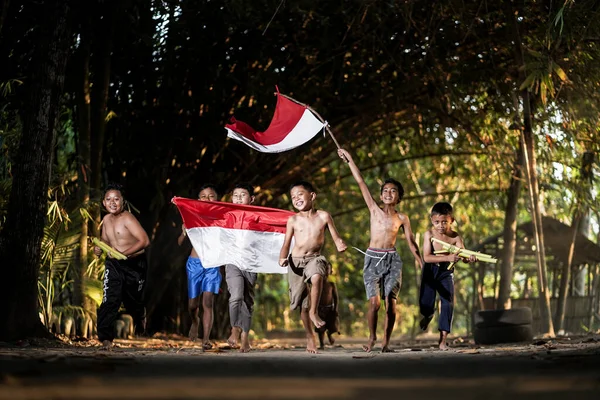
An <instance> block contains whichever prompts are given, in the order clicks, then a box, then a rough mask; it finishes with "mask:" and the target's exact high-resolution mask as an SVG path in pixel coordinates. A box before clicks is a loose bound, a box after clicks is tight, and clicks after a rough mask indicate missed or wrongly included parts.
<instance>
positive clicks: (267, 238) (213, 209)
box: [171, 197, 294, 274]
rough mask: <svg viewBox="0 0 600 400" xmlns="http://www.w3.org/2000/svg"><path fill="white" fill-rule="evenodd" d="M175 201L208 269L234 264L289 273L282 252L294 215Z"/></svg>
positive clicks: (189, 201) (254, 207) (218, 203)
mask: <svg viewBox="0 0 600 400" xmlns="http://www.w3.org/2000/svg"><path fill="white" fill-rule="evenodd" d="M171 201H172V202H173V203H174V204H175V205H176V206H177V208H178V209H179V212H180V213H181V217H182V218H183V223H184V225H185V228H186V231H187V234H188V237H189V238H190V241H191V242H192V246H194V249H195V250H196V253H198V256H199V258H200V261H202V265H203V266H204V267H205V268H210V267H219V266H221V265H225V264H233V265H236V266H237V267H238V268H240V269H242V270H245V271H251V272H263V273H279V274H283V273H287V268H282V267H281V266H279V251H280V250H281V246H282V245H283V238H284V236H285V229H286V224H287V220H288V218H289V217H290V216H291V215H293V214H294V213H293V212H291V211H285V210H278V209H276V208H268V207H259V206H249V205H243V204H233V203H223V202H220V201H200V200H192V199H186V198H183V197H174V198H173V200H171Z"/></svg>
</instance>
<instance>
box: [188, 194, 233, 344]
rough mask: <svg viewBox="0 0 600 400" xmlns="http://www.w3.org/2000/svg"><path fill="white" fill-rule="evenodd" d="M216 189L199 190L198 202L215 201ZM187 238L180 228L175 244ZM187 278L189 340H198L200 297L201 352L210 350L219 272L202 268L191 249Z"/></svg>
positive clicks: (218, 286)
mask: <svg viewBox="0 0 600 400" xmlns="http://www.w3.org/2000/svg"><path fill="white" fill-rule="evenodd" d="M217 198H218V196H217V189H216V188H215V186H214V185H212V184H206V185H204V186H202V187H201V188H200V193H199V194H198V200H201V201H215V200H217ZM186 236H187V233H186V230H185V226H182V227H181V235H180V236H179V238H178V239H177V243H178V244H179V245H180V246H181V244H182V243H183V241H184V239H185V237H186ZM186 270H187V278H188V298H189V300H188V311H189V313H190V316H191V318H192V326H191V327H190V332H189V338H190V340H196V339H197V338H198V327H199V324H200V318H199V316H198V312H199V308H200V297H202V311H203V312H202V329H203V331H202V334H203V338H202V350H203V351H204V350H205V349H206V350H208V349H210V348H212V344H211V343H210V331H211V330H212V325H213V304H214V297H215V294H219V288H220V287H221V279H222V278H221V271H220V268H204V267H203V266H202V263H201V262H200V259H199V258H198V253H196V250H195V249H194V248H193V247H192V251H191V253H190V255H189V257H188V259H187V263H186Z"/></svg>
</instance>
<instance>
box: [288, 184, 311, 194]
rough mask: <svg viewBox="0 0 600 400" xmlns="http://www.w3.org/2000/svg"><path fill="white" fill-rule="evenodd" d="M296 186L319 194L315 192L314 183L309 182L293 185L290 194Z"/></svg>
mask: <svg viewBox="0 0 600 400" xmlns="http://www.w3.org/2000/svg"><path fill="white" fill-rule="evenodd" d="M296 186H302V187H303V188H304V189H306V190H308V191H309V192H314V193H317V191H316V190H315V187H314V186H313V185H312V183H310V182H307V181H298V182H296V183H292V185H291V186H290V192H291V191H292V189H293V188H295V187H296Z"/></svg>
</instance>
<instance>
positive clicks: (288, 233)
mask: <svg viewBox="0 0 600 400" xmlns="http://www.w3.org/2000/svg"><path fill="white" fill-rule="evenodd" d="M293 218H294V217H290V218H288V220H287V224H286V228H285V237H284V239H283V246H281V251H280V252H279V265H281V266H282V267H286V266H287V265H288V259H287V258H288V255H289V254H290V246H291V244H292V237H294V221H293Z"/></svg>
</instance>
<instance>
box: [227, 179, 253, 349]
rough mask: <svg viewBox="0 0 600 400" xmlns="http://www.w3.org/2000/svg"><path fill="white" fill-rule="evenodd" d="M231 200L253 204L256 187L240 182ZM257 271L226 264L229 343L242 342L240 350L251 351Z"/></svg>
mask: <svg viewBox="0 0 600 400" xmlns="http://www.w3.org/2000/svg"><path fill="white" fill-rule="evenodd" d="M231 202H232V203H234V204H252V203H253V202H254V187H252V185H250V184H249V183H238V184H237V185H235V187H234V189H233V194H232V196H231ZM256 277H257V274H256V272H250V271H242V270H241V269H239V268H238V267H236V266H235V265H230V264H229V265H226V266H225V280H226V281H227V288H228V289H229V320H230V322H231V336H229V339H227V343H229V345H230V346H231V347H235V346H237V344H238V343H239V342H240V336H241V344H240V352H241V353H247V352H249V351H250V341H249V339H248V332H249V331H250V326H251V325H252V311H253V309H254V284H255V283H256Z"/></svg>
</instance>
